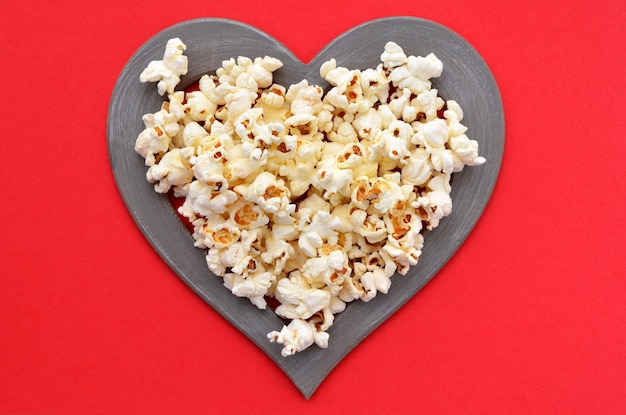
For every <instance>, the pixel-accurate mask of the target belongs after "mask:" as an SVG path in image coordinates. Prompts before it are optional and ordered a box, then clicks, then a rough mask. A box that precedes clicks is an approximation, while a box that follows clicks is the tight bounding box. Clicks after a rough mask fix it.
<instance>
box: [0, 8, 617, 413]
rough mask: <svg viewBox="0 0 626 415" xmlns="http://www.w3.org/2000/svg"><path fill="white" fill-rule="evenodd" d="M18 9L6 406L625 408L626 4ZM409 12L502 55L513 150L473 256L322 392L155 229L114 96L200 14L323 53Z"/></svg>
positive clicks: (307, 53)
mask: <svg viewBox="0 0 626 415" xmlns="http://www.w3.org/2000/svg"><path fill="white" fill-rule="evenodd" d="M0 3H1V7H0V10H2V12H1V13H0V42H1V43H0V85H1V87H2V89H1V92H2V96H1V97H0V114H1V115H0V120H1V122H0V131H1V132H2V151H1V152H0V160H2V163H1V165H0V186H2V188H1V190H2V192H1V193H0V194H2V215H1V216H0V217H1V222H0V230H1V235H2V237H1V239H0V244H1V246H0V249H1V269H2V274H1V275H2V276H1V277H0V278H1V279H0V414H3V415H4V414H112V413H115V414H126V413H129V414H195V413H203V414H206V413H244V412H245V413H282V412H289V413H298V414H313V413H315V414H321V413H359V414H362V413H417V412H419V413H427V414H434V413H445V414H452V413H460V414H485V413H510V414H528V413H533V414H542V413H545V414H555V413H563V414H583V413H585V414H588V413H598V414H618V413H619V414H622V413H626V308H625V307H624V303H625V299H626V259H625V258H626V252H625V249H624V247H625V246H626V237H625V236H624V235H625V229H624V219H625V215H624V209H625V208H626V203H625V200H626V191H625V190H624V189H625V186H626V180H625V179H624V177H625V176H624V174H625V173H624V167H625V166H624V162H623V160H624V157H625V156H626V138H624V131H625V128H626V123H625V120H626V115H625V114H626V112H625V111H626V104H625V99H624V96H625V94H626V75H625V72H624V63H625V57H626V53H625V52H626V47H625V44H626V42H625V41H624V39H625V37H626V29H625V28H624V27H625V26H626V6H625V5H624V4H625V3H624V2H623V1H621V0H608V1H607V0H605V1H593V2H592V1H575V2H574V1H563V0H558V1H552V2H545V1H541V2H539V1H534V2H523V1H522V2H511V1H506V2H503V1H495V0H491V1H489V0H483V1H456V0H452V1H443V2H442V1H439V2H426V1H413V2H410V1H402V0H398V1H388V2H380V1H360V2H358V3H357V2H354V3H353V4H349V3H344V2H341V1H337V0H332V1H331V0H318V1H315V2H304V1H302V2H298V3H288V2H281V3H276V4H272V3H267V2H266V3H263V2H258V1H245V0H230V1H227V2H173V1H167V2H166V1H160V0H152V1H127V2H118V3H115V2H114V3H110V4H107V6H106V7H105V6H104V3H92V2H85V1H75V0H74V1H49V2H33V1H30V2H17V1H7V0H2V1H0ZM357 4H358V5H357ZM393 15H411V16H417V17H423V18H427V19H430V20H434V21H436V22H438V23H441V24H443V25H446V26H447V27H449V28H451V29H452V30H454V31H456V32H457V33H458V34H460V35H461V36H463V37H464V38H465V39H467V40H468V41H469V42H470V43H472V44H473V45H474V47H475V48H476V49H477V50H478V52H479V53H480V54H481V55H482V56H483V58H484V59H485V61H486V62H487V63H488V64H489V66H490V68H491V69H492V71H493V73H494V76H495V78H496V80H497V82H498V84H499V87H500V90H501V93H502V97H503V102H504V109H505V115H506V128H507V132H506V146H505V155H504V162H503V165H502V170H501V174H500V178H499V181H498V183H497V186H496V188H495V191H494V194H493V197H492V199H491V202H490V203H489V205H488V207H487V209H486V211H485V213H484V216H483V217H482V218H481V220H480V221H479V223H478V225H477V226H476V228H475V230H474V231H473V233H472V234H471V235H470V237H469V238H468V239H467V241H466V242H465V244H464V245H463V246H462V247H461V249H460V250H459V251H458V253H457V254H456V256H455V257H454V258H453V259H452V260H451V261H450V262H449V263H448V264H447V265H446V266H445V267H444V268H443V270H442V271H441V272H440V273H439V274H438V275H437V276H436V277H435V279H434V280H433V281H431V282H430V283H429V284H428V285H427V286H426V288H425V289H423V290H422V291H421V292H419V293H418V294H417V295H416V296H415V297H414V298H413V299H412V300H411V301H410V302H409V303H408V304H407V305H406V306H405V307H403V308H402V309H401V310H400V311H399V312H398V313H397V314H395V315H394V316H393V317H392V318H391V319H390V320H388V321H387V322H386V323H385V324H383V325H382V326H381V327H380V328H379V329H378V330H377V331H375V332H374V333H373V334H372V335H370V336H369V337H368V338H367V339H366V340H365V341H364V342H363V343H361V344H360V345H359V346H358V347H357V348H356V349H355V350H354V351H353V352H352V353H351V354H350V355H348V357H347V358H346V359H345V360H344V361H342V362H341V363H340V364H339V365H338V366H337V368H336V369H335V370H334V371H333V372H331V374H330V375H329V377H328V378H327V379H326V381H325V382H323V383H322V385H321V386H320V388H319V389H318V390H317V392H316V393H315V394H314V395H313V397H312V398H311V399H310V400H309V401H307V400H305V399H304V398H303V397H302V395H301V394H300V392H299V391H298V390H297V389H296V387H295V386H293V384H292V383H291V382H290V381H289V379H288V378H287V377H286V376H285V375H284V374H283V373H282V372H281V371H280V370H279V369H278V367H276V366H275V365H274V364H273V363H272V362H271V360H270V359H269V358H267V357H266V356H265V355H264V354H263V353H262V352H261V351H260V350H259V349H258V348H257V347H256V346H255V345H254V344H252V343H251V342H250V341H248V340H247V339H246V338H245V337H244V336H243V335H241V334H240V333H239V332H238V331H237V330H235V329H234V328H233V327H231V326H230V325H229V324H228V323H226V321H225V320H223V319H222V318H221V317H220V316H219V315H218V314H217V313H216V312H214V311H213V310H212V309H211V308H210V307H209V306H207V305H206V304H205V303H204V302H203V301H202V300H200V299H199V298H198V297H196V295H195V294H193V292H192V291H191V290H190V289H189V288H187V286H186V285H184V284H183V283H182V282H181V281H180V280H179V279H178V278H177V277H176V275H175V274H174V273H173V272H172V271H171V270H170V269H169V268H168V267H167V266H166V265H165V263H164V262H163V261H162V260H161V259H160V258H159V257H158V256H157V254H156V253H154V252H153V250H152V249H151V247H150V245H149V244H148V242H146V240H145V239H144V237H143V236H142V235H141V233H140V231H139V230H138V228H137V227H136V226H135V224H134V222H133V221H132V219H131V217H130V215H129V214H128V212H127V210H126V208H125V206H124V204H123V202H122V200H121V197H120V196H119V193H118V191H117V188H116V185H115V183H114V180H113V176H112V173H111V168H110V166H109V162H108V154H107V145H106V116H107V107H108V103H109V98H110V96H111V92H112V89H113V85H114V83H115V81H116V78H117V77H118V75H119V73H120V71H121V70H122V68H123V66H124V64H125V63H126V61H127V60H128V59H129V58H130V56H131V55H132V54H133V53H134V52H135V51H136V50H137V48H139V47H140V46H141V45H142V44H143V43H144V42H145V41H146V40H147V39H148V38H150V37H151V36H153V35H154V34H156V33H157V32H159V31H160V30H162V29H164V28H166V27H168V26H170V25H172V24H175V23H178V22H180V21H183V20H187V19H191V18H197V17H225V18H231V19H237V20H240V21H243V22H245V23H248V24H251V25H253V26H256V27H258V28H260V29H262V30H264V31H265V32H267V33H269V34H270V35H272V36H274V37H275V38H277V39H278V40H280V41H281V42H283V43H284V44H285V45H286V46H287V47H289V48H291V50H293V51H294V53H295V54H296V55H297V56H298V57H300V58H301V59H302V60H303V61H308V60H309V59H311V58H312V57H313V56H314V55H315V54H316V52H317V51H319V50H320V49H321V48H322V47H323V46H324V45H326V44H327V42H329V41H330V40H332V39H333V38H334V37H336V36H337V35H339V34H341V33H342V32H344V31H345V30H347V29H349V28H351V27H353V26H355V25H357V24H360V23H363V22H365V21H368V20H371V19H375V18H380V17H385V16H393ZM260 53H262V51H260ZM468 110H470V109H468ZM364 318H367V317H366V316H364ZM331 340H332V339H331Z"/></svg>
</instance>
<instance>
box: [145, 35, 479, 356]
mask: <svg viewBox="0 0 626 415" xmlns="http://www.w3.org/2000/svg"><path fill="white" fill-rule="evenodd" d="M185 49H186V47H185V45H184V44H183V42H182V41H181V40H180V39H178V38H177V39H171V40H169V41H168V42H167V46H166V50H165V54H164V57H163V60H161V61H153V62H151V63H150V64H149V66H148V67H147V68H146V69H145V70H144V71H143V73H142V74H141V76H140V81H141V82H158V84H157V86H158V92H159V94H161V95H165V94H167V100H166V101H164V102H163V104H162V108H161V109H160V110H159V111H157V112H156V113H154V114H146V115H144V116H143V122H144V124H145V129H144V130H143V131H142V132H141V133H140V134H139V136H138V137H137V140H136V144H135V150H136V151H137V152H138V153H139V154H140V155H141V156H142V157H143V158H144V159H145V164H146V166H148V171H147V174H146V177H147V180H148V181H149V182H150V183H154V188H155V190H156V191H157V192H159V193H167V192H173V194H174V195H175V196H176V197H181V198H184V203H183V204H182V206H181V207H180V208H179V212H180V214H181V215H183V216H184V217H186V218H187V219H188V220H189V221H190V223H191V224H193V237H194V240H195V246H196V247H197V248H201V249H205V250H206V251H207V255H206V261H207V264H208V268H209V269H210V270H211V271H212V272H213V273H214V274H216V275H218V276H220V277H222V278H223V281H224V285H225V286H226V287H227V288H228V289H229V290H230V291H232V293H233V294H234V295H236V296H239V297H247V298H248V299H249V300H250V301H251V302H252V303H253V304H254V305H256V306H257V307H259V308H261V309H264V308H265V307H266V306H267V302H266V299H268V298H274V299H275V300H277V303H278V306H277V307H276V309H275V312H276V314H277V315H278V316H280V317H281V318H283V319H285V320H286V322H288V324H287V325H284V326H283V327H282V329H281V330H280V331H273V332H271V333H269V334H268V336H267V337H268V339H269V340H270V341H272V342H278V343H280V344H282V345H283V346H284V347H283V348H282V351H281V353H282V355H283V356H289V355H292V354H294V353H296V352H299V351H302V350H304V349H306V348H308V347H309V346H311V345H312V344H313V343H315V344H317V345H318V346H319V347H322V348H325V347H327V346H328V339H329V335H328V332H327V331H328V329H329V327H331V325H332V324H333V320H334V315H335V314H337V313H340V312H342V311H343V310H344V309H345V307H346V303H348V302H351V301H354V300H361V301H369V300H371V299H372V298H374V297H375V296H376V295H377V293H379V292H380V293H387V292H388V290H389V288H390V285H391V277H392V276H393V275H394V274H395V273H396V272H397V273H399V274H401V275H405V274H406V273H407V272H408V270H409V267H410V266H412V265H416V264H417V262H418V260H419V257H420V255H421V249H422V247H423V236H422V233H421V231H422V230H423V229H433V228H435V227H436V226H438V224H439V221H440V220H441V219H442V218H443V217H445V216H447V215H448V214H450V212H451V209H452V200H451V198H450V190H451V189H450V177H451V174H453V173H455V172H459V171H461V170H462V169H463V168H464V166H466V165H467V166H476V165H480V164H483V163H484V162H485V159H484V158H483V157H480V156H479V155H478V144H477V142H476V141H474V140H470V139H469V138H468V136H467V135H466V134H465V132H466V130H467V128H466V127H465V126H463V125H462V124H461V120H462V118H463V111H462V110H461V108H460V106H459V105H458V104H457V103H456V102H455V101H452V100H450V101H444V100H443V99H442V98H440V97H439V96H438V95H437V93H438V91H437V90H436V89H433V88H431V81H430V79H431V78H436V77H439V76H440V75H441V73H442V70H443V64H442V62H441V61H440V60H439V59H437V57H436V56H435V55H434V54H429V55H428V56H425V57H421V56H407V55H406V54H405V53H404V51H403V49H402V48H401V47H400V46H399V45H397V44H395V43H393V42H389V43H387V44H386V45H385V48H384V51H383V52H382V55H381V63H380V64H378V66H376V67H375V68H369V69H365V70H358V69H347V68H344V67H338V66H337V64H336V61H335V60H334V59H331V60H329V61H327V62H325V63H324V64H323V65H322V66H321V68H320V74H321V76H322V77H323V78H324V79H325V80H326V81H327V82H328V84H329V86H328V88H327V89H328V90H327V91H326V92H325V91H324V89H323V88H322V87H320V86H318V85H309V83H308V82H307V81H306V80H303V81H301V82H300V83H297V84H294V85H291V86H289V87H288V88H286V87H284V86H282V85H278V84H276V83H274V82H273V72H274V71H276V70H277V69H279V68H280V67H281V66H282V63H281V62H280V61H279V60H277V59H275V58H271V57H264V58H256V59H254V60H252V59H249V58H246V57H238V58H237V59H234V58H233V59H230V60H226V61H223V62H222V66H221V67H220V68H219V69H217V71H216V73H215V74H214V75H210V74H206V75H204V76H202V77H201V78H200V80H199V83H198V88H197V89H195V90H192V91H189V92H184V91H175V88H176V86H177V84H178V83H179V81H180V78H181V76H184V75H185V74H186V73H187V57H186V56H185V55H184V54H183V53H184V51H185Z"/></svg>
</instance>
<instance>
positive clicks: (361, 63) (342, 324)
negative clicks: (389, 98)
mask: <svg viewBox="0 0 626 415" xmlns="http://www.w3.org/2000/svg"><path fill="white" fill-rule="evenodd" d="M174 37H179V38H181V39H182V40H183V42H184V43H185V44H186V46H187V50H186V52H185V54H186V55H187V56H188V57H189V71H188V74H187V75H186V76H184V77H183V79H182V81H181V84H180V85H179V88H180V89H182V88H184V87H186V86H188V85H190V84H192V83H194V82H196V81H197V80H198V79H199V78H200V76H201V75H203V74H205V73H210V72H212V71H214V70H215V69H217V68H218V67H219V66H220V65H221V62H222V61H223V60H224V59H229V58H232V57H237V56H247V57H250V58H255V57H257V56H265V55H268V56H272V57H275V58H278V59H280V60H281V61H282V62H283V64H284V66H283V68H281V69H279V70H278V71H277V72H276V73H275V77H274V79H275V82H277V83H280V84H282V85H285V86H289V85H291V84H293V83H297V82H299V81H301V80H302V79H307V80H308V81H309V83H315V84H319V85H322V86H327V83H326V82H325V81H324V80H323V79H322V78H321V77H320V75H319V67H320V65H321V64H322V63H323V62H325V61H327V60H328V59H330V58H335V59H336V60H337V64H338V66H345V67H348V68H351V69H352V68H359V69H365V68H368V67H375V66H376V65H377V64H378V63H379V62H380V54H381V53H382V51H383V49H384V45H385V43H386V42H387V41H394V42H396V43H398V44H399V45H400V46H401V47H402V48H403V49H404V51H405V53H406V54H407V55H422V56H425V55H427V54H428V53H431V52H433V53H435V55H437V57H438V58H439V59H440V60H441V61H442V62H443V64H444V72H443V75H442V76H441V77H440V78H438V79H435V80H434V81H433V88H437V89H438V90H439V95H440V96H442V97H443V98H444V99H454V100H456V101H457V102H458V103H459V104H460V105H461V107H462V108H463V109H464V113H465V117H464V119H463V124H464V125H466V126H467V127H468V128H469V131H468V135H469V136H470V137H471V138H472V139H475V140H477V141H478V142H479V146H480V154H481V155H482V156H484V157H486V159H487V163H486V164H484V165H482V166H478V167H467V168H466V169H465V170H463V171H462V172H461V173H458V174H456V175H455V177H454V181H453V185H452V188H453V189H452V200H453V206H454V207H453V212H452V214H451V215H450V216H448V217H446V218H444V219H443V220H442V222H441V224H440V226H439V227H438V228H436V229H435V230H433V231H431V232H427V233H426V234H425V246H424V249H423V254H422V257H421V258H420V261H419V264H418V265H417V266H414V267H412V268H411V270H410V271H409V273H408V274H407V275H406V276H399V275H396V276H394V277H393V278H392V286H391V290H390V292H389V293H388V294H386V295H382V294H379V295H378V296H377V297H376V298H375V299H373V300H372V301H370V302H368V303H363V302H360V301H356V302H354V303H350V304H349V305H348V307H347V308H346V310H345V311H344V312H343V313H341V314H338V315H337V316H336V318H335V322H334V324H333V326H332V327H331V328H330V330H329V333H330V344H329V346H328V348H327V349H320V348H318V347H316V346H313V347H311V348H309V349H307V350H305V351H304V352H301V353H297V354H296V355H294V356H290V357H287V358H285V357H282V356H281V354H280V349H281V346H280V345H278V344H274V343H270V342H269V341H268V340H267V337H266V335H267V333H269V332H270V331H272V330H280V328H281V327H282V325H283V321H282V320H281V319H279V318H278V317H277V316H276V315H275V314H274V312H273V311H272V310H271V309H269V308H268V309H266V310H259V309H257V308H256V307H255V306H254V305H252V304H251V303H250V302H249V301H248V300H247V299H245V298H237V297H235V296H234V295H232V294H231V292H230V291H229V290H228V289H226V288H225V287H224V286H223V285H222V279H221V278H219V277H216V276H214V275H213V274H211V273H210V272H209V271H208V269H207V265H206V261H205V253H204V251H202V250H200V249H197V248H194V247H193V238H192V236H191V234H190V233H189V231H188V230H187V228H186V227H185V226H184V224H183V222H182V221H181V220H180V218H179V217H178V215H177V213H176V212H175V210H174V208H173V207H172V205H171V203H170V201H169V199H168V198H167V197H166V196H164V195H161V194H158V193H156V192H155V191H154V189H153V186H152V185H151V184H149V183H148V182H147V181H146V178H145V172H146V166H145V165H144V163H143V159H142V158H141V157H140V156H139V155H137V154H136V153H135V151H134V143H135V139H136V137H137V135H138V134H139V132H140V131H141V130H142V129H143V123H142V121H141V116H142V115H143V114H145V113H148V112H155V111H158V110H159V108H160V105H161V103H162V101H163V100H164V98H163V97H161V96H159V95H158V94H157V92H156V86H155V85H154V84H141V83H140V82H139V74H140V73H141V71H142V70H143V69H144V68H145V67H146V66H147V64H148V63H149V62H150V61H152V60H160V59H162V57H163V51H164V49H165V43H166V42H167V40H168V39H170V38H174ZM107 136H108V148H109V158H110V162H111V166H112V170H113V174H114V177H115V180H116V183H117V186H118V188H119V191H120V193H121V195H122V198H123V199H124V202H125V204H126V206H127V208H128V210H129V212H130V213H131V215H132V217H133V219H134V220H135V222H136V224H137V226H138V227H139V228H140V229H141V231H142V232H143V234H144V235H145V237H146V238H147V240H148V241H149V242H150V244H151V245H152V246H153V248H154V249H155V250H156V251H157V252H158V253H159V255H160V256H161V257H162V258H163V260H164V261H165V262H166V263H167V264H168V265H169V266H170V267H171V269H172V270H174V271H175V273H176V274H177V275H178V276H179V277H180V278H181V279H182V280H183V281H184V282H185V283H186V284H187V285H188V286H189V287H190V288H191V289H193V290H194V291H195V292H196V293H197V294H198V295H199V296H200V297H201V298H203V299H204V300H205V301H206V302H207V303H208V304H209V305H210V306H211V307H213V308H214V309H215V310H216V311H217V312H218V313H219V314H220V315H222V316H223V317H224V318H226V319H227V320H228V321H229V322H230V323H231V324H233V325H234V326H235V327H237V328H238V329H239V330H240V331H241V332H242V333H243V334H245V335H246V336H247V337H248V338H249V339H250V340H252V341H253V342H254V343H255V344H257V345H258V347H260V348H261V349H262V350H263V351H264V352H265V353H266V354H267V355H268V356H270V358H271V359H272V360H274V362H275V363H276V364H277V365H278V366H279V367H280V368H281V369H282V370H283V371H284V372H285V373H286V374H287V376H289V378H290V379H291V380H292V381H293V382H294V384H295V385H296V386H297V388H298V389H299V390H300V391H301V392H302V394H303V395H304V396H305V397H306V398H309V397H310V396H311V395H312V394H313V392H314V391H315V390H316V389H317V387H318V386H319V385H320V383H321V382H322V381H323V380H324V378H325V377H326V376H327V375H328V373H330V371H331V370H332V369H333V368H334V367H335V366H336V365H337V364H338V363H339V362H340V361H341V359H342V358H343V357H344V356H346V355H347V353H349V352H350V351H351V350H352V349H353V348H354V347H355V346H356V345H357V344H358V343H359V342H361V341H362V340H363V339H364V338H365V337H366V336H367V335H368V334H369V333H371V332H372V331H373V330H374V329H375V328H376V327H378V326H379V325H380V324H381V323H382V322H384V321H385V320H386V319H387V318H388V317H390V316H391V315H392V314H393V313H394V312H395V311H396V310H397V309H398V308H400V307H401V306H402V305H403V304H405V303H406V302H407V301H408V300H409V299H410V298H411V297H413V296H414V295H415V294H416V293H417V292H418V291H419V290H420V289H421V288H422V287H423V286H424V285H425V284H426V283H427V282H428V281H429V280H430V279H431V278H432V277H433V276H434V275H435V274H436V273H437V272H438V271H439V270H440V269H441V267H442V266H443V265H444V264H445V263H446V262H447V261H448V259H449V258H450V257H451V256H452V255H453V254H454V253H455V252H456V251H457V249H458V248H459V246H460V245H461V243H462V242H463V241H464V240H465V238H466V237H467V235H468V234H469V233H470V231H471V230H472V228H473V227H474V225H475V224H476V222H477V221H478V219H479V217H480V215H481V214H482V212H483V210H484V208H485V206H486V204H487V202H488V200H489V198H490V197H491V193H492V191H493V188H494V186H495V183H496V180H497V177H498V173H499V171H500V166H501V163H502V155H503V151H504V112H503V108H502V100H501V97H500V93H499V90H498V87H497V84H496V82H495V80H494V78H493V75H492V74H491V71H490V70H489V68H488V66H487V65H486V63H485V62H484V61H483V59H482V58H481V57H480V55H479V54H478V53H477V52H476V51H475V49H474V48H473V47H472V46H471V45H470V44H469V43H468V42H467V41H465V40H464V39H463V38H461V37H460V36H459V35H457V34H456V33H454V32H453V31H451V30H450V29H448V28H446V27H444V26H442V25H439V24H437V23H434V22H431V21H428V20H424V19H420V18H415V17H390V18H384V19H379V20H373V21H370V22H367V23H364V24H362V25H359V26H357V27H355V28H353V29H351V30H349V31H347V32H345V33H344V34H342V35H341V36H339V37H337V38H336V39H335V40H333V41H332V42H330V43H329V44H328V45H327V46H326V47H325V48H324V49H323V50H322V51H321V52H320V53H319V54H318V55H317V56H316V57H315V58H313V60H312V61H311V62H310V63H308V64H303V63H302V62H301V61H300V60H299V59H298V58H296V57H295V55H293V54H292V53H291V52H290V51H289V50H288V49H287V48H286V47H284V46H283V45H282V44H281V43H280V42H279V41H277V40H276V39H274V38H272V37H270V36H269V35H267V34H265V33H263V32H261V31H259V30H257V29H255V28H253V27H251V26H249V25H246V24H243V23H240V22H236V21H232V20H226V19H213V18H203V19H196V20H190V21H185V22H182V23H179V24H176V25H174V26H171V27H169V28H167V29H165V30H163V31H161V32H160V33H158V34H157V35H155V36H154V37H152V38H151V39H149V40H148V41H147V42H146V43H145V44H144V45H143V46H141V48H140V49H139V50H138V51H137V52H136V53H135V54H134V55H133V56H132V57H131V59H130V60H129V61H128V63H127V64H126V66H125V67H124V69H123V70H122V72H121V74H120V76H119V78H118V80H117V82H116V84H115V87H114V90H113V94H112V97H111V101H110V106H109V114H108V120H107Z"/></svg>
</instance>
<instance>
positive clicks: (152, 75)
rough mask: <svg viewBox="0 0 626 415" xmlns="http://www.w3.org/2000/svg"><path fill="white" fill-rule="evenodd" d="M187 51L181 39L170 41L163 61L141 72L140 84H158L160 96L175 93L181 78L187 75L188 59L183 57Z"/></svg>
mask: <svg viewBox="0 0 626 415" xmlns="http://www.w3.org/2000/svg"><path fill="white" fill-rule="evenodd" d="M186 49H187V46H185V44H184V43H183V42H182V41H181V40H180V39H179V38H175V39H170V40H168V41H167V44H166V45H165V53H164V54H163V60H160V61H152V62H150V64H149V65H148V67H147V68H146V69H144V70H143V72H141V75H140V76H139V80H140V82H158V83H157V88H158V91H159V95H163V94H165V93H166V92H167V93H168V94H171V93H172V92H174V88H176V85H178V83H179V82H180V77H181V76H182V75H186V74H187V57H186V56H185V55H183V52H184V51H185V50H186Z"/></svg>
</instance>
